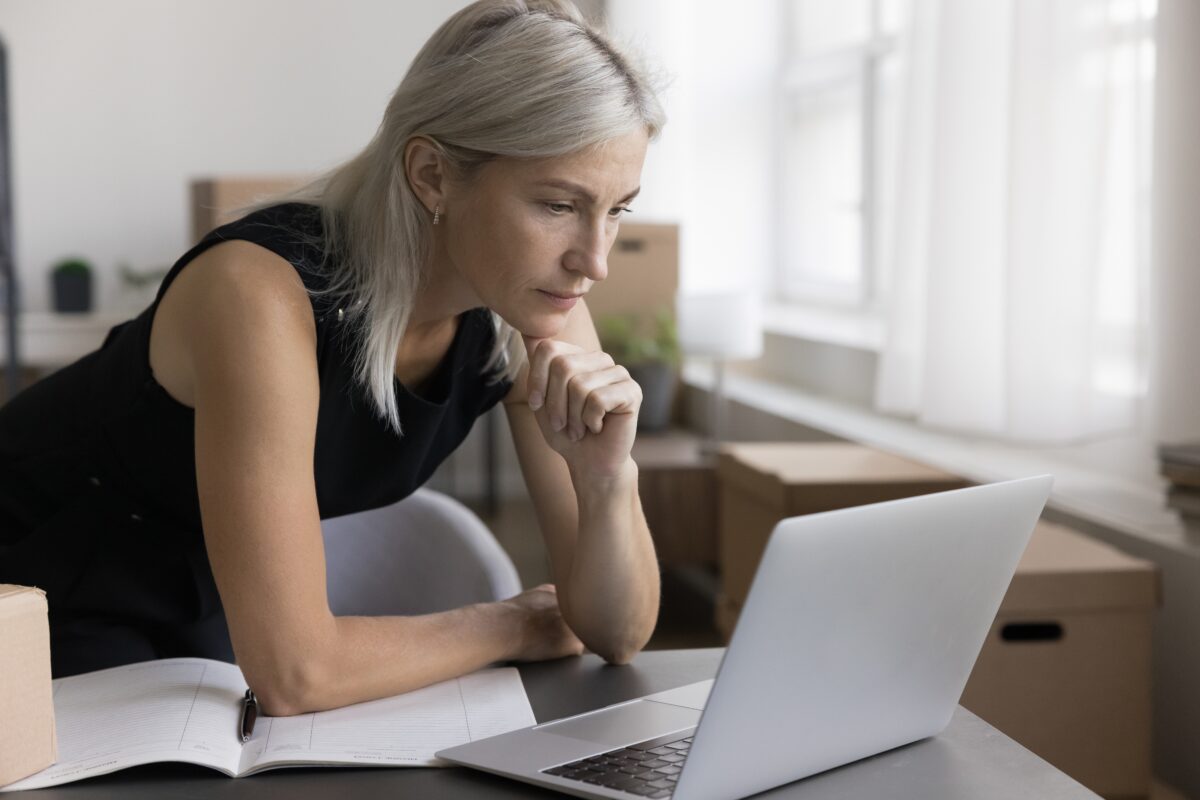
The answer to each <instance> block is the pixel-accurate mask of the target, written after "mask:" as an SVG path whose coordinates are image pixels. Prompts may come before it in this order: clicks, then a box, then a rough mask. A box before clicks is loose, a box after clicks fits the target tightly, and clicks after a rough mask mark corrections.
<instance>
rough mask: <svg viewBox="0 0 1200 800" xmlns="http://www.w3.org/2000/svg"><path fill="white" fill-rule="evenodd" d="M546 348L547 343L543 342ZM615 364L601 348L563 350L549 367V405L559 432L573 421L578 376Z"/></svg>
mask: <svg viewBox="0 0 1200 800" xmlns="http://www.w3.org/2000/svg"><path fill="white" fill-rule="evenodd" d="M542 348H545V345H542ZM610 366H612V357H611V356H609V355H608V353H603V352H600V351H598V350H597V351H592V352H583V351H577V352H560V353H557V354H556V355H555V356H554V357H553V358H552V359H550V363H549V365H548V367H547V370H546V374H547V380H546V390H545V404H546V414H547V415H548V416H549V419H550V427H551V428H552V429H553V430H555V431H562V430H565V429H567V425H568V423H569V422H570V411H571V408H570V400H569V395H568V393H569V391H570V383H571V381H572V380H573V379H575V377H576V376H578V375H582V374H586V373H589V372H595V371H597V370H601V369H607V368H608V367H610Z"/></svg>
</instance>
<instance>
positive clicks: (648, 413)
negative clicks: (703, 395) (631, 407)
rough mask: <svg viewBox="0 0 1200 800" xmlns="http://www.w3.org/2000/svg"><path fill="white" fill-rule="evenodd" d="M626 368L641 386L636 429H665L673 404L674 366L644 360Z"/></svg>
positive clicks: (669, 420) (669, 422) (668, 422)
mask: <svg viewBox="0 0 1200 800" xmlns="http://www.w3.org/2000/svg"><path fill="white" fill-rule="evenodd" d="M626 369H628V370H629V377H631V378H633V380H634V382H635V383H637V385H638V386H640V387H642V408H641V411H640V412H639V414H638V425H637V427H638V430H639V431H661V430H665V429H666V428H667V427H668V426H670V424H671V408H672V406H674V405H675V384H676V376H675V368H674V367H673V366H671V365H670V364H667V363H666V362H663V361H646V362H643V363H641V364H634V365H632V366H627V367H626Z"/></svg>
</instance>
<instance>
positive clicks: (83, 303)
mask: <svg viewBox="0 0 1200 800" xmlns="http://www.w3.org/2000/svg"><path fill="white" fill-rule="evenodd" d="M50 276H51V281H52V283H53V287H54V310H55V311H58V312H60V313H68V314H77V313H86V312H88V311H91V310H92V265H91V264H89V263H88V262H87V261H85V260H84V259H82V258H68V259H64V260H63V261H60V262H58V263H57V264H55V265H54V269H53V270H51V273H50Z"/></svg>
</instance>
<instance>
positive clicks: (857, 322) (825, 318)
mask: <svg viewBox="0 0 1200 800" xmlns="http://www.w3.org/2000/svg"><path fill="white" fill-rule="evenodd" d="M763 327H764V329H765V330H766V331H767V332H768V333H772V334H775V335H777V336H788V337H791V338H794V339H804V340H806V341H812V342H824V343H826V344H836V345H840V346H842V347H850V348H854V349H856V350H869V351H872V352H878V351H880V350H882V349H883V342H884V334H885V330H886V322H885V320H884V319H883V316H882V315H881V314H877V313H872V312H869V311H862V310H858V309H844V310H843V309H836V308H827V307H822V306H810V305H800V304H787V303H772V304H768V305H767V306H766V307H765V308H764V309H763Z"/></svg>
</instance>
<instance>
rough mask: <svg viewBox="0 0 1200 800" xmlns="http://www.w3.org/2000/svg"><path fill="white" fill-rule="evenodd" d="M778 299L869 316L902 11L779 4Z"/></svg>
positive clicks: (869, 3) (888, 171)
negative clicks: (781, 8) (782, 28)
mask: <svg viewBox="0 0 1200 800" xmlns="http://www.w3.org/2000/svg"><path fill="white" fill-rule="evenodd" d="M784 8H785V12H784V13H785V30H786V32H787V33H786V43H785V47H784V68H783V76H782V95H783V97H782V103H781V117H782V120H781V127H782V142H781V148H780V149H781V153H780V156H781V167H782V169H781V172H780V177H781V186H780V190H779V197H780V204H779V208H780V214H781V218H780V219H779V221H778V226H777V230H779V232H780V241H779V253H780V254H781V257H780V259H779V262H780V263H779V272H778V283H777V292H776V294H777V297H778V299H780V300H783V301H785V302H789V301H791V302H808V303H814V302H815V303H823V304H830V305H840V306H852V307H859V308H868V307H873V306H877V305H878V304H879V303H880V302H881V299H882V296H883V295H884V294H885V293H886V285H887V276H886V271H885V270H884V268H883V263H882V260H881V259H880V257H879V253H880V249H881V248H880V242H882V241H885V240H886V238H885V237H886V236H887V235H888V231H889V224H890V219H889V214H888V204H887V203H886V202H885V200H886V199H887V198H888V196H889V193H890V192H891V190H892V187H893V186H894V177H893V175H894V172H895V161H896V156H895V153H896V130H897V113H896V111H897V101H896V95H897V90H898V86H897V82H898V80H897V78H898V69H897V60H898V48H897V46H896V39H897V35H898V33H899V30H900V26H901V23H902V20H903V15H904V14H905V13H906V8H907V3H906V0H841V1H840V2H837V3H830V2H828V0H786V3H785V6H784Z"/></svg>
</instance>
